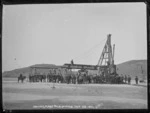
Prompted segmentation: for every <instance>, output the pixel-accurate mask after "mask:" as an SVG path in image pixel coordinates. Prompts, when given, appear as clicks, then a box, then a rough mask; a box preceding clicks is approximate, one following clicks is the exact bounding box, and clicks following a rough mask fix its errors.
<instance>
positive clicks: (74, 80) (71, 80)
mask: <svg viewBox="0 0 150 113" xmlns="http://www.w3.org/2000/svg"><path fill="white" fill-rule="evenodd" d="M25 79H26V77H25V76H23V75H22V74H20V75H19V77H18V82H19V81H20V80H21V82H23V81H24V80H25ZM27 79H28V81H29V82H53V83H68V84H88V83H111V84H131V76H130V75H124V76H123V75H122V74H121V75H118V74H116V75H110V76H107V77H106V76H105V77H104V76H103V75H101V76H99V75H96V74H95V75H90V74H88V73H87V72H85V73H76V74H70V73H69V74H66V75H65V76H63V75H62V74H61V73H48V74H34V75H31V74H29V77H27ZM135 82H136V84H138V77H137V76H136V77H135Z"/></svg>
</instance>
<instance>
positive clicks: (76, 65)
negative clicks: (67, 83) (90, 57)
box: [62, 64, 106, 70]
mask: <svg viewBox="0 0 150 113" xmlns="http://www.w3.org/2000/svg"><path fill="white" fill-rule="evenodd" d="M98 67H101V68H106V66H97V65H82V64H73V65H71V64H64V65H63V66H62V68H68V69H88V70H97V69H98Z"/></svg>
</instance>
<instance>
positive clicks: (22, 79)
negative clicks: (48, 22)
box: [18, 74, 26, 83]
mask: <svg viewBox="0 0 150 113" xmlns="http://www.w3.org/2000/svg"><path fill="white" fill-rule="evenodd" d="M24 79H26V77H25V76H22V75H21V74H20V76H19V77H18V83H19V81H20V80H21V82H22V83H23V81H24Z"/></svg>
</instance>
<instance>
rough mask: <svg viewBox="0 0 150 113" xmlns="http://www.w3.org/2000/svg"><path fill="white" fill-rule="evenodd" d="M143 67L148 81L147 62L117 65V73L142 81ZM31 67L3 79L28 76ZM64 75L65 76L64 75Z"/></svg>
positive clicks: (37, 65)
mask: <svg viewBox="0 0 150 113" xmlns="http://www.w3.org/2000/svg"><path fill="white" fill-rule="evenodd" d="M32 66H36V67H39V66H40V67H44V66H47V67H53V66H54V67H56V65H54V64H35V65H32ZM141 66H142V69H143V75H144V77H145V79H147V60H132V61H127V62H124V63H121V64H118V65H117V68H118V69H117V73H118V74H119V75H121V74H123V75H125V74H126V75H130V76H131V77H132V79H134V78H135V76H138V77H139V78H140V79H142V78H143V76H142V73H141ZM30 67H31V66H29V67H25V68H20V69H15V70H12V71H7V72H4V73H3V77H18V76H19V74H20V73H23V75H25V76H28V75H29V73H30V72H31V68H30ZM37 72H39V73H48V72H49V70H48V69H38V71H37ZM63 75H64V74H63Z"/></svg>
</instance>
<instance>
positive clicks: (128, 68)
mask: <svg viewBox="0 0 150 113" xmlns="http://www.w3.org/2000/svg"><path fill="white" fill-rule="evenodd" d="M141 67H142V68H141ZM117 68H118V69H117V72H118V74H123V75H125V74H126V75H130V76H131V78H132V79H134V78H135V76H138V77H139V78H140V79H143V78H145V79H147V60H131V61H127V62H124V63H121V64H118V65H117ZM142 70H143V75H144V76H143V75H142Z"/></svg>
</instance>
